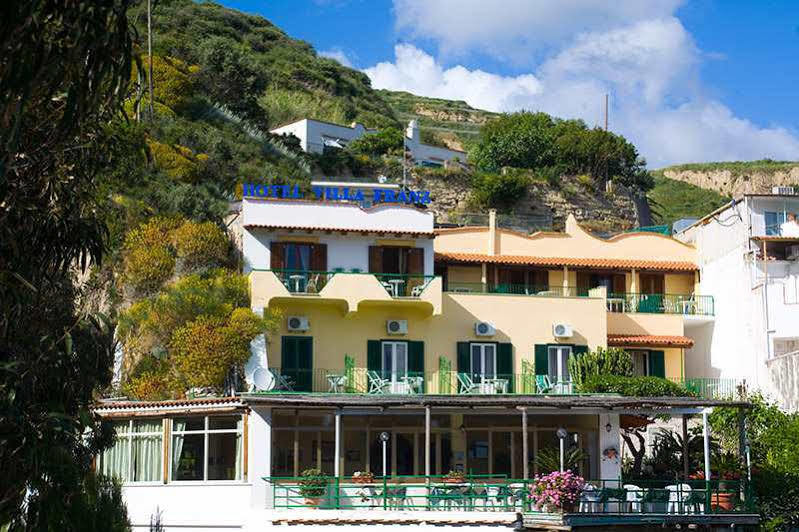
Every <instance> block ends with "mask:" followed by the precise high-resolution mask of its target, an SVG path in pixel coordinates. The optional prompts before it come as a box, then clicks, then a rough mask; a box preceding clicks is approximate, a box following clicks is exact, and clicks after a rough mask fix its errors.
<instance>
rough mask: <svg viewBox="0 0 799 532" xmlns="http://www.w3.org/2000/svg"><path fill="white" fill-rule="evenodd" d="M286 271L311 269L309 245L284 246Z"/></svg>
mask: <svg viewBox="0 0 799 532" xmlns="http://www.w3.org/2000/svg"><path fill="white" fill-rule="evenodd" d="M285 269H286V270H302V271H307V270H310V269H311V245H310V244H295V243H291V242H290V243H287V244H286V267H285Z"/></svg>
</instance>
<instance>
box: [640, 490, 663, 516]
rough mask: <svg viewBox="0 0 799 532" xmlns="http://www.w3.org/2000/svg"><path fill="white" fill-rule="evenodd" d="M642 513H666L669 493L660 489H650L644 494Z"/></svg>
mask: <svg viewBox="0 0 799 532" xmlns="http://www.w3.org/2000/svg"><path fill="white" fill-rule="evenodd" d="M643 503H644V511H646V512H647V513H662V514H664V513H666V508H667V507H668V504H669V493H668V492H667V491H666V490H665V489H662V488H652V489H649V490H647V491H646V493H644V498H643Z"/></svg>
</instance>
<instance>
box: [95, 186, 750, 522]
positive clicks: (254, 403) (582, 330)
mask: <svg viewBox="0 0 799 532" xmlns="http://www.w3.org/2000/svg"><path fill="white" fill-rule="evenodd" d="M420 197H421V195H420ZM232 227H234V228H235V230H236V231H237V233H238V240H239V242H240V246H241V250H242V257H243V265H244V266H243V267H244V271H245V273H247V274H248V275H249V278H250V283H251V301H252V308H253V309H254V310H255V311H257V312H267V311H268V312H279V313H280V314H281V320H280V326H279V328H278V330H276V331H274V332H273V333H272V334H269V335H268V337H261V338H258V339H256V340H255V341H254V342H253V356H252V358H251V360H250V362H249V363H248V365H247V367H246V370H245V373H246V378H247V384H246V390H245V391H243V392H242V393H239V394H237V395H236V396H233V397H227V398H208V399H194V400H185V401H164V402H154V403H142V402H133V401H131V402H121V403H120V402H116V403H106V404H101V405H100V406H99V407H98V410H97V411H98V412H99V413H100V414H101V415H104V416H107V417H110V418H113V419H115V420H117V423H118V430H119V433H120V434H121V435H122V436H121V437H120V440H119V441H120V443H118V444H117V446H115V447H114V448H113V449H111V450H110V451H108V452H106V453H105V454H104V455H103V456H102V457H100V459H99V462H98V466H99V467H100V469H101V470H103V471H105V472H108V473H115V474H120V471H121V472H122V473H121V474H122V475H123V476H124V477H125V484H124V493H125V497H126V500H127V501H128V505H129V511H130V513H131V517H132V520H133V521H134V525H136V526H141V527H145V526H146V525H147V523H149V520H150V519H151V517H152V516H153V515H154V514H155V513H156V511H157V509H158V510H160V511H162V512H163V513H162V520H163V522H164V523H165V524H166V525H167V530H173V529H175V530H194V529H197V530H199V529H202V530H208V529H219V530H223V529H246V530H261V529H263V528H265V527H266V526H269V525H270V524H281V523H285V524H294V525H297V526H302V525H308V524H312V523H316V524H331V523H332V524H355V523H363V524H372V525H375V524H380V525H382V526H386V527H391V526H398V525H401V524H408V523H413V524H419V523H425V524H427V525H430V526H432V525H433V524H435V525H438V526H455V525H462V524H464V523H469V524H473V525H475V526H478V525H479V526H483V527H486V526H490V527H514V526H515V527H521V526H530V527H536V526H539V525H540V524H541V523H543V525H542V526H554V525H553V523H554V524H556V525H557V526H562V525H564V520H567V521H568V523H566V524H569V525H570V526H611V525H613V524H631V523H632V524H636V523H642V522H643V519H642V517H641V515H632V516H631V515H629V514H630V509H631V507H630V506H629V504H628V501H635V500H638V499H636V497H638V496H639V495H640V496H641V497H643V493H644V491H645V490H644V489H643V488H639V490H640V491H636V489H635V487H633V488H629V487H625V488H623V489H626V490H627V494H626V495H625V494H624V493H622V494H621V495H619V493H618V492H619V490H622V491H623V489H622V485H623V484H625V483H624V481H623V480H622V473H621V464H620V460H619V446H620V436H619V433H620V430H622V429H624V428H629V427H634V426H638V425H640V424H641V419H642V416H643V417H647V416H648V417H654V416H655V415H664V414H665V415H677V416H681V415H682V416H690V415H695V416H699V417H702V414H703V413H706V412H707V408H712V407H713V406H715V405H720V404H737V403H731V402H725V401H722V400H720V399H719V398H717V397H713V396H705V397H696V398H664V397H647V398H644V397H621V396H618V395H608V394H578V393H575V390H574V389H573V386H572V383H571V382H570V377H569V372H568V366H567V360H568V359H569V357H570V356H579V355H580V353H584V352H586V351H589V350H594V349H597V348H600V347H608V346H614V347H621V348H624V349H626V350H628V351H629V352H630V353H631V354H632V356H633V360H634V367H635V372H636V374H638V375H650V376H658V377H664V378H668V379H671V380H674V381H677V382H680V383H686V385H690V380H689V379H688V376H687V375H686V368H687V367H688V366H689V365H690V361H687V360H686V357H687V356H689V351H688V350H689V349H690V348H691V347H692V346H693V345H694V340H693V339H692V338H690V337H689V336H688V335H687V333H686V331H687V330H689V329H690V327H691V324H694V323H704V322H707V321H710V320H712V319H713V315H714V306H713V298H712V297H708V296H705V295H703V294H701V293H700V292H699V290H698V288H699V286H700V284H701V281H700V278H699V268H698V264H697V255H696V248H695V247H694V246H693V245H690V244H686V243H683V242H680V241H678V240H675V239H672V238H670V237H667V236H664V235H660V234H655V233H624V234H620V235H616V236H614V237H611V238H607V239H604V238H598V237H596V236H593V235H592V234H590V233H589V232H587V231H586V230H584V229H582V228H581V227H580V226H579V224H578V223H577V222H576V220H575V219H574V217H571V216H570V217H569V219H568V220H567V222H566V227H565V231H564V232H537V233H534V234H524V233H519V232H516V231H510V230H507V229H503V228H501V227H498V226H497V223H496V216H495V215H494V213H493V212H492V213H491V214H490V215H489V221H488V224H487V226H480V227H457V228H439V229H437V228H436V227H435V225H434V220H433V215H432V214H431V213H430V212H429V211H427V210H425V209H423V208H418V207H416V206H413V205H408V204H403V203H378V204H375V205H372V206H369V207H364V206H363V205H361V204H359V203H357V202H348V201H311V200H304V199H282V198H259V197H245V198H244V199H243V200H242V202H241V205H240V209H239V211H238V213H237V216H236V218H235V221H234V223H233V225H232ZM644 425H645V423H644ZM561 446H562V448H563V450H564V452H565V453H567V454H571V453H572V452H574V456H575V457H576V458H574V461H573V464H572V466H571V467H572V468H573V469H576V470H577V471H578V472H579V473H580V474H581V475H582V476H583V477H585V478H586V479H598V480H597V481H596V483H595V486H596V487H597V490H600V491H602V490H606V489H615V490H616V492H617V493H615V494H614V495H612V496H610V498H609V499H608V497H604V498H601V500H600V498H596V499H594V498H592V497H593V496H592V495H591V494H590V493H589V495H587V496H586V497H587V498H584V499H585V501H584V502H585V505H584V504H583V503H581V504H580V506H579V509H578V508H575V509H574V512H573V513H571V514H568V515H567V516H562V515H561V516H553V515H549V514H545V513H542V512H536V511H534V509H533V508H532V507H531V505H530V501H529V490H528V487H527V482H529V479H531V478H532V477H533V476H535V475H536V474H537V473H544V472H548V470H547V471H543V470H542V469H543V468H544V467H546V466H545V465H543V462H542V460H541V459H540V458H541V457H543V456H544V455H550V456H555V457H556V458H555V459H556V460H557V457H558V455H559V452H560V449H561ZM145 447H146V452H145V451H142V449H143V448H145ZM137 449H138V450H137ZM575 449H578V450H579V451H580V452H576V451H575ZM125 453H127V454H125ZM308 469H318V470H321V471H322V472H323V474H325V475H328V476H329V477H330V479H331V480H330V483H329V484H328V485H327V486H326V487H325V488H324V489H322V490H321V492H322V493H321V494H316V496H315V497H314V496H310V495H309V493H311V492H310V491H308V490H306V491H303V488H302V487H301V486H300V483H299V479H298V477H299V476H300V475H301V473H302V472H303V471H305V470H308ZM364 472H368V473H370V474H371V475H372V476H374V480H368V481H363V479H361V480H360V481H358V478H360V477H362V476H363V475H362V474H363V473H364ZM450 472H454V473H452V474H450ZM458 473H460V474H463V475H464V478H462V479H461V480H460V483H458V482H444V478H443V477H446V476H447V475H449V476H453V475H454V476H455V477H458ZM353 476H355V478H353ZM367 476H368V475H367ZM450 480H451V479H450ZM456 480H457V478H456ZM703 485H704V484H703ZM630 490H632V491H630ZM652 490H654V491H652V493H655V492H656V491H657V490H659V491H660V492H663V493H666V491H668V490H667V488H666V487H665V485H664V486H659V487H653V488H652ZM597 493H599V491H598V492H597ZM603 493H605V492H603ZM607 493H610V492H606V495H607ZM700 493H705V494H706V495H707V496H708V497H709V496H710V495H709V492H708V491H705V492H700ZM630 497H632V498H630ZM681 497H682V495H681ZM666 498H668V495H666ZM306 499H311V500H310V501H307V500H306ZM692 500H693V499H692ZM608 501H610V502H608ZM641 501H643V499H641V500H640V501H639V502H641ZM687 501H688V499H687V498H686V499H685V500H683V499H680V500H679V502H680V505H679V508H677V506H673V507H672V506H668V507H667V506H666V504H665V503H664V504H662V505H661V506H662V507H661V506H657V505H653V506H651V507H647V508H648V509H647V510H646V511H647V512H650V513H657V514H659V515H662V516H663V522H684V523H688V522H690V523H704V524H713V523H726V524H727V525H729V524H731V523H746V522H751V520H752V519H755V518H754V517H753V516H752V515H749V514H746V513H740V512H739V513H728V512H719V511H711V509H710V505H709V504H708V505H707V508H705V506H703V507H702V508H699V506H696V507H693V506H691V507H690V508H689V506H690V505H689V506H686V505H684V504H683V503H685V504H687ZM307 504H311V505H313V506H314V507H315V509H314V510H313V511H309V510H308V508H307V506H306V505H307ZM614 504H615V506H614ZM658 504H659V503H658ZM219 508H225V511H224V512H220V511H219ZM317 508H318V509H317ZM635 508H636V510H635V512H637V513H638V514H641V512H643V511H644V507H643V506H642V503H641V504H638V505H637V506H635ZM322 509H324V511H322ZM363 509H368V510H369V512H363V511H358V510H363ZM578 510H579V511H578ZM689 510H690V511H689ZM747 520H748V521H747ZM537 523H538V524H537ZM558 523H559V524H558Z"/></svg>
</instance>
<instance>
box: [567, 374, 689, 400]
mask: <svg viewBox="0 0 799 532" xmlns="http://www.w3.org/2000/svg"><path fill="white" fill-rule="evenodd" d="M579 390H580V392H582V393H617V394H619V395H625V396H630V397H691V396H692V395H693V394H692V393H691V392H690V391H688V390H686V389H685V388H683V387H682V386H680V385H679V384H677V383H675V382H671V381H670V380H667V379H663V378H661V377H622V376H617V375H591V376H589V377H588V378H586V379H585V381H584V382H583V384H582V386H580V388H579Z"/></svg>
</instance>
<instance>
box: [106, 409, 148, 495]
mask: <svg viewBox="0 0 799 532" xmlns="http://www.w3.org/2000/svg"><path fill="white" fill-rule="evenodd" d="M114 425H115V427H114V428H115V430H116V434H117V440H116V442H115V443H114V445H113V446H112V447H111V448H109V449H107V450H106V451H104V452H103V454H102V456H101V457H100V471H101V472H102V473H103V474H104V475H107V476H113V477H116V478H118V479H119V480H121V481H122V482H160V481H161V480H162V475H161V472H162V471H163V467H162V466H161V458H162V456H163V453H164V441H163V438H164V430H163V424H162V421H161V420H160V419H153V420H146V419H142V420H132V419H131V420H125V421H118V422H116V423H115V424H114Z"/></svg>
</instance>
